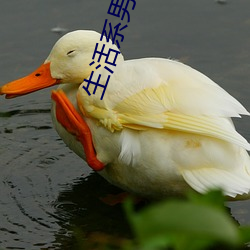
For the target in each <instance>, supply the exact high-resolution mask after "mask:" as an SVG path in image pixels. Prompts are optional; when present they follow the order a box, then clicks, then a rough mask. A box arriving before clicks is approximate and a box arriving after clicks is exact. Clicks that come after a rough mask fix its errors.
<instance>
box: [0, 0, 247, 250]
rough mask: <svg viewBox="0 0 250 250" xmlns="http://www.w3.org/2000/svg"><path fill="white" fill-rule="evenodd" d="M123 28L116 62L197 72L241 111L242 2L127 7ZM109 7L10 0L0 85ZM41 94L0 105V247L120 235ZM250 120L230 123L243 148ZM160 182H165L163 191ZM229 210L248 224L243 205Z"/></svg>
mask: <svg viewBox="0 0 250 250" xmlns="http://www.w3.org/2000/svg"><path fill="white" fill-rule="evenodd" d="M136 2H137V5H136V8H135V10H134V11H131V12H130V14H131V22H130V23H129V26H128V28H127V29H125V30H124V33H123V34H124V36H125V40H124V42H123V43H122V44H121V50H122V52H123V55H124V57H125V58H126V59H132V58H140V57H149V56H154V57H165V58H176V59H178V60H181V61H183V62H185V63H187V64H189V65H191V66H193V67H194V68H196V69H198V70H200V71H202V72H204V73H205V74H206V75H208V76H210V77H211V78H212V79H213V80H215V81H216V82H217V83H219V84H220V85H221V86H222V87H223V88H225V89H226V90H227V91H228V92H229V93H231V94H232V95H233V96H235V97H236V98H237V99H238V100H240V101H241V102H242V103H243V105H244V106H245V107H246V108H247V109H248V110H250V98H249V96H250V88H249V86H250V83H249V79H250V14H249V13H250V12H249V10H250V1H249V0H237V1H236V0H228V2H227V4H223V5H221V4H218V3H216V2H215V1H213V0H174V1H173V0H157V1H151V0H137V1H136ZM109 4H110V0H92V1H90V0H89V1H87V0H71V1H66V0H54V1H50V0H43V1H39V0H32V1H31V0H22V1H19V0H11V1H1V4H0V23H1V26H0V34H1V35H0V44H1V46H0V57H1V60H0V85H2V84H4V83H6V82H8V81H10V80H13V79H16V78H19V77H21V76H24V75H26V74H28V73H30V72H31V71H33V70H34V69H35V68H37V67H38V66H39V65H40V64H42V62H43V61H44V60H45V58H46V57H47V55H48V53H49V51H50V49H51V48H52V46H53V44H54V43H55V42H56V40H57V39H58V38H59V37H60V36H61V35H60V34H57V33H54V32H52V31H51V29H52V28H55V27H58V26H60V27H62V28H65V29H67V30H68V31H71V30H76V29H93V30H96V31H99V32H101V31H102V27H103V24H104V20H105V19H106V18H109V20H111V21H112V23H114V24H115V23H118V22H119V20H118V19H116V18H115V17H113V18H111V16H109V15H107V10H108V7H109ZM50 91H51V89H47V90H43V91H40V92H37V93H33V94H30V95H28V96H24V97H20V98H17V99H12V100H5V99H4V98H2V97H1V98H0V173H1V174H0V249H1V248H2V249H34V250H35V249H74V248H75V249H77V247H76V246H74V237H73V236H72V230H73V229H74V228H76V227H77V228H81V230H82V231H83V232H84V235H83V237H84V236H85V237H86V238H88V235H89V234H91V233H93V232H103V233H107V234H112V235H117V236H122V237H126V236H128V235H129V234H130V232H129V229H128V226H127V224H126V222H125V218H124V215H123V212H122V209H121V208H120V206H115V207H110V206H107V205H105V204H104V203H102V202H101V201H100V199H99V198H100V197H103V196H105V195H107V194H109V193H117V192H119V190H117V189H116V188H115V187H113V186H111V185H109V184H108V183H107V182H106V181H104V180H103V179H102V178H100V177H99V176H98V175H97V174H93V173H92V172H91V171H90V169H89V168H88V167H87V166H86V164H85V163H84V162H83V161H82V160H81V159H79V158H78V157H77V156H76V155H75V154H74V153H73V152H71V151H70V150H69V149H68V148H67V147H66V146H65V145H64V143H63V142H62V141H61V139H60V138H59V137H58V135H57V134H56V132H55V131H54V129H53V126H52V123H51V118H50ZM249 122H250V118H247V117H244V118H243V119H240V120H239V119H238V120H237V121H236V125H237V129H238V131H239V132H240V133H241V134H243V135H244V136H245V137H246V138H247V139H248V141H250V129H249V127H250V124H249ZM166 185H167V184H166ZM229 206H230V207H231V209H232V214H233V216H235V217H236V218H237V219H238V221H239V222H240V223H241V224H247V225H249V224H250V213H249V210H250V201H243V202H234V203H230V204H229Z"/></svg>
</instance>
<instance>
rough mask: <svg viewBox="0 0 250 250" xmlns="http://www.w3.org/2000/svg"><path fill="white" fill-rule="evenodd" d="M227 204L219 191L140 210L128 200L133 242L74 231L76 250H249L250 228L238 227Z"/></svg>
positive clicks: (127, 211) (131, 240)
mask: <svg viewBox="0 0 250 250" xmlns="http://www.w3.org/2000/svg"><path fill="white" fill-rule="evenodd" d="M224 203H225V200H224V197H223V195H222V193H221V192H220V191H211V192H208V193H207V194H206V195H200V194H196V193H189V194H188V195H187V198H186V199H184V200H183V199H182V200H180V199H170V200H165V201H161V202H157V203H154V204H149V205H147V206H144V207H143V208H140V209H136V208H135V206H136V205H134V203H133V201H132V199H128V200H126V202H125V203H124V211H125V214H126V216H127V219H128V222H129V224H130V226H131V229H132V232H133V237H132V239H123V238H117V237H114V236H111V235H106V234H101V233H95V234H93V235H92V236H91V237H88V238H87V239H86V238H84V234H83V232H81V230H80V229H77V230H74V236H75V239H76V241H77V248H76V249H93V250H94V249H97V250H99V249H106V250H111V249H120V250H164V249H167V250H168V249H171V250H204V249H219V250H222V249H248V247H247V243H248V242H250V227H242V226H239V225H238V224H237V222H236V221H235V220H233V218H232V217H231V215H230V214H229V212H228V209H227V208H226V207H225V205H224ZM137 210H138V211H137ZM249 249H250V248H249Z"/></svg>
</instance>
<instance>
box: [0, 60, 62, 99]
mask: <svg viewBox="0 0 250 250" xmlns="http://www.w3.org/2000/svg"><path fill="white" fill-rule="evenodd" d="M58 83H60V80H58V79H55V78H53V77H52V76H51V73H50V63H45V64H42V65H41V66H40V67H39V68H38V69H36V70H35V71H34V72H33V73H31V74H30V75H28V76H25V77H23V78H21V79H18V80H15V81H12V82H9V83H7V84H5V85H4V86H2V87H0V95H4V94H5V95H6V96H5V97H6V98H13V97H17V96H20V95H25V94H28V93H31V92H34V91H37V90H40V89H44V88H47V87H50V86H53V85H56V84H58Z"/></svg>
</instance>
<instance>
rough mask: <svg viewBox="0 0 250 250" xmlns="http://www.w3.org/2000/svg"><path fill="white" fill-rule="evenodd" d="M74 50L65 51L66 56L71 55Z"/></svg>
mask: <svg viewBox="0 0 250 250" xmlns="http://www.w3.org/2000/svg"><path fill="white" fill-rule="evenodd" d="M74 52H75V50H70V51H69V52H68V53H67V56H69V55H72V53H74Z"/></svg>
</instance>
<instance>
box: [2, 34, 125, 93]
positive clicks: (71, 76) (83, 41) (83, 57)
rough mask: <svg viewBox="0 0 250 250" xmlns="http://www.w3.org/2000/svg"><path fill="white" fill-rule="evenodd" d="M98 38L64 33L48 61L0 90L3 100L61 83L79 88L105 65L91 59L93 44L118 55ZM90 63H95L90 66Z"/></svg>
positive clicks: (89, 35)
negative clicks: (103, 46) (99, 66)
mask: <svg viewBox="0 0 250 250" xmlns="http://www.w3.org/2000/svg"><path fill="white" fill-rule="evenodd" d="M100 37H101V35H100V34H99V33H97V32H95V31H89V30H77V31H73V32H70V33H67V34H66V35H64V36H63V37H61V38H60V39H59V40H58V41H57V42H56V44H55V45H54V47H53V48H52V50H51V52H50V54H49V56H48V58H47V59H46V60H45V62H44V63H43V64H42V65H41V66H40V67H39V68H38V69H36V70H35V71H34V72H32V73H31V74H29V75H28V76H26V77H23V78H21V79H18V80H15V81H12V82H9V83H7V84H5V85H4V86H2V87H1V88H0V94H2V95H4V94H5V95H6V98H12V97H16V96H20V95H25V94H28V93H31V92H34V91H37V90H40V89H43V88H47V87H50V86H53V85H56V84H60V83H70V84H81V83H82V82H83V80H84V79H86V78H88V77H89V75H90V73H91V71H93V70H95V67H96V66H97V65H98V64H101V65H102V66H103V65H104V64H105V58H104V57H102V58H101V61H100V63H97V59H98V56H96V57H95V60H93V59H92V57H93V53H94V50H95V46H96V43H99V45H98V51H100V50H101V49H100V48H102V45H103V44H105V45H106V46H105V49H104V52H105V53H107V52H108V50H109V48H111V49H114V50H117V51H118V48H117V47H116V46H115V45H114V44H112V42H111V41H109V42H106V38H103V39H102V41H100ZM99 46H100V47H99ZM110 56H112V53H110ZM111 60H112V58H109V61H111ZM120 60H123V57H122V55H121V54H119V56H118V58H117V60H116V63H117V62H119V61H120ZM92 61H95V62H96V63H95V64H93V65H91V66H90V65H89V64H90V63H91V62H92Z"/></svg>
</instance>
